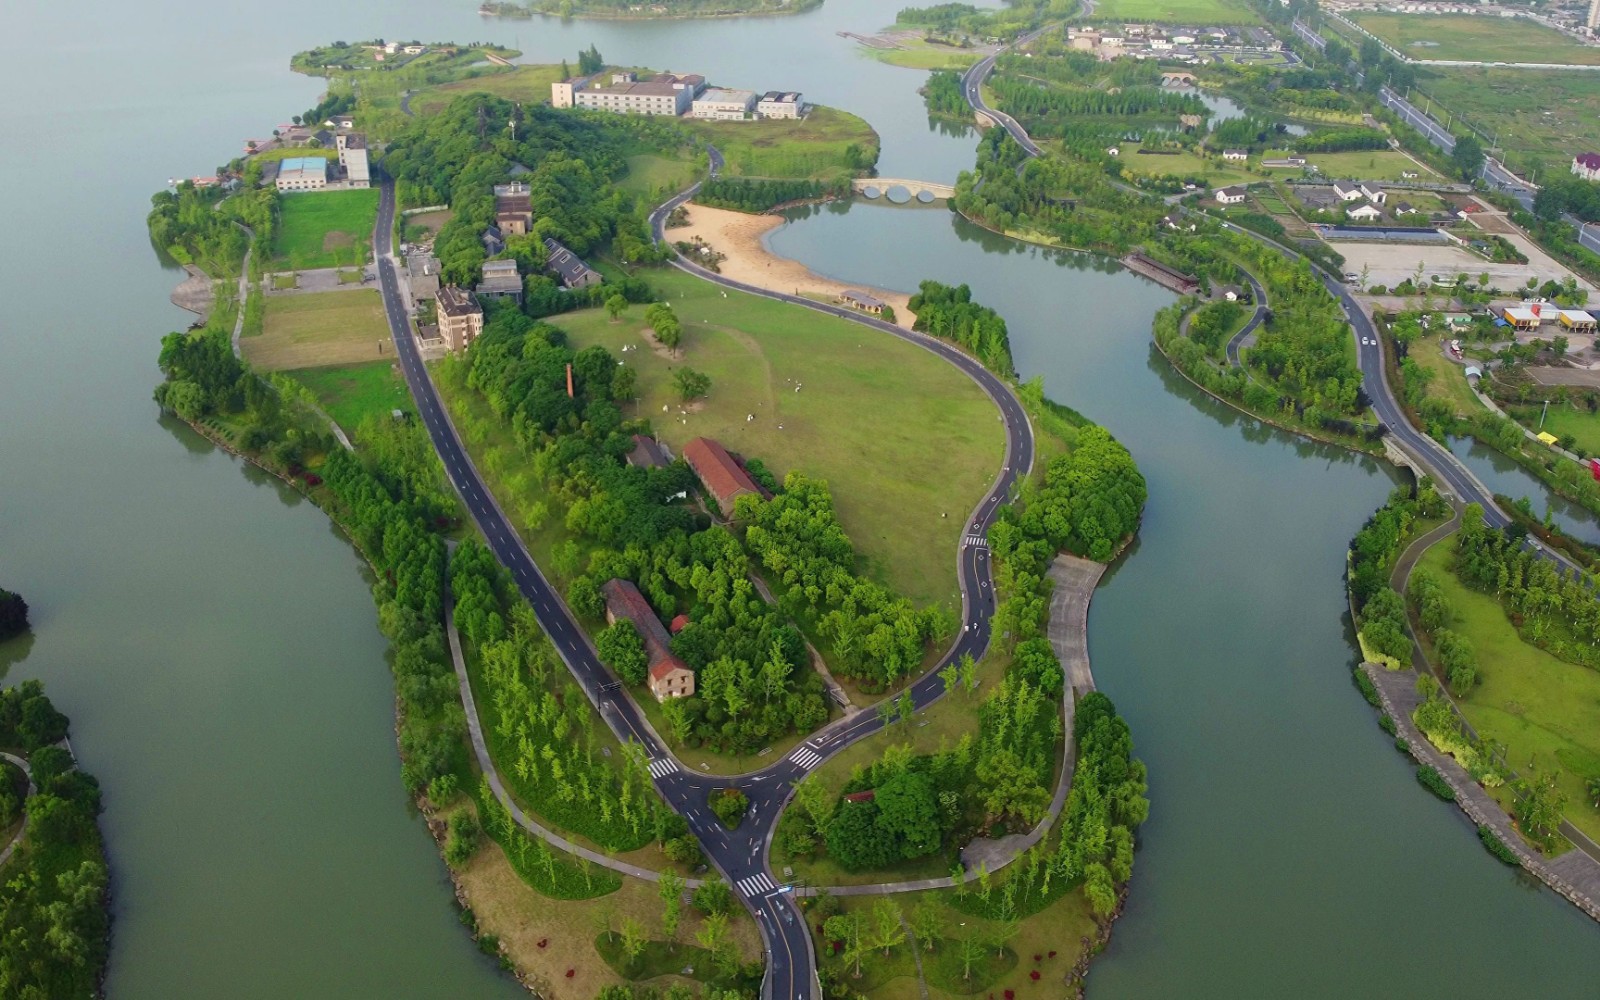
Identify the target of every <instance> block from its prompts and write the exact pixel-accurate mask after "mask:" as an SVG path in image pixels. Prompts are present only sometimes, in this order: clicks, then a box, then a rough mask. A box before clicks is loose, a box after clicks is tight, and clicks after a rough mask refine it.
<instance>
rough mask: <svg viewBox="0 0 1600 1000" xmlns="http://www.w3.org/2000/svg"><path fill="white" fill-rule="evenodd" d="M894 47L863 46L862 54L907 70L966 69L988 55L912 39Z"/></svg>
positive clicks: (908, 38)
mask: <svg viewBox="0 0 1600 1000" xmlns="http://www.w3.org/2000/svg"><path fill="white" fill-rule="evenodd" d="M896 44H897V45H898V46H899V47H898V48H893V49H880V48H877V47H876V46H872V45H863V46H861V51H862V52H863V53H865V54H866V55H869V56H871V57H872V58H874V59H876V60H878V61H879V62H885V63H888V64H889V65H891V66H903V67H905V68H906V69H966V68H967V67H968V66H971V65H972V64H973V63H975V62H977V61H978V60H979V59H981V58H983V54H984V52H987V51H988V50H983V52H980V51H979V50H977V49H962V48H956V47H955V46H953V45H933V44H931V43H929V42H928V41H927V40H926V39H923V38H917V37H914V36H913V37H901V38H898V39H897V40H896Z"/></svg>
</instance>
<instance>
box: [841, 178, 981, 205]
mask: <svg viewBox="0 0 1600 1000" xmlns="http://www.w3.org/2000/svg"><path fill="white" fill-rule="evenodd" d="M850 186H851V187H852V188H854V189H855V192H856V194H859V195H862V196H863V197H867V198H888V199H889V200H890V201H898V200H899V199H898V198H896V197H895V193H896V189H897V188H898V189H899V190H901V191H904V192H905V193H906V199H907V200H908V201H909V200H911V199H916V200H917V201H920V202H923V203H927V202H932V201H938V200H939V199H940V198H954V197H955V196H956V189H955V185H953V184H939V183H937V182H934V181H913V180H907V179H905V178H903V177H857V178H856V179H855V180H853V181H851V182H850Z"/></svg>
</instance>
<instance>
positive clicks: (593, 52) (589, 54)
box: [578, 45, 606, 76]
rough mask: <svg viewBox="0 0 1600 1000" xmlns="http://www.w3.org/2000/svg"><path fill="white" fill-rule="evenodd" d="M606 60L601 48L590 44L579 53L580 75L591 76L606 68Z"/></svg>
mask: <svg viewBox="0 0 1600 1000" xmlns="http://www.w3.org/2000/svg"><path fill="white" fill-rule="evenodd" d="M605 66H606V61H605V59H603V58H602V57H601V55H600V50H599V49H597V48H595V47H594V46H593V45H590V46H589V47H588V48H587V49H584V50H583V51H581V52H579V53H578V75H579V76H591V75H593V74H595V73H598V72H600V71H601V70H602V69H605Z"/></svg>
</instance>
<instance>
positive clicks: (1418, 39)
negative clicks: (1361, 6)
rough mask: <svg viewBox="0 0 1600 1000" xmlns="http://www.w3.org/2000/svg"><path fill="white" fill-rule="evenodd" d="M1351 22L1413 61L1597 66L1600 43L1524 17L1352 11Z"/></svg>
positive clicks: (1599, 55) (1598, 63) (1599, 62)
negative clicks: (1584, 39) (1592, 42)
mask: <svg viewBox="0 0 1600 1000" xmlns="http://www.w3.org/2000/svg"><path fill="white" fill-rule="evenodd" d="M1351 20H1353V21H1355V22H1356V23H1357V24H1359V25H1361V26H1362V27H1363V28H1365V29H1367V30H1368V31H1370V32H1372V33H1373V34H1374V35H1377V36H1378V37H1379V38H1381V39H1383V40H1384V41H1386V42H1388V43H1389V44H1390V45H1393V46H1394V47H1395V48H1396V49H1398V50H1399V51H1401V52H1403V53H1405V54H1406V55H1408V56H1410V57H1411V58H1413V59H1452V60H1453V59H1460V60H1469V61H1481V62H1530V63H1566V64H1569V65H1577V66H1594V65H1600V47H1597V46H1592V45H1584V44H1582V43H1581V42H1578V41H1576V40H1575V39H1572V38H1570V37H1568V36H1566V35H1563V34H1562V33H1561V32H1559V31H1556V30H1555V29H1554V28H1546V27H1545V26H1544V25H1542V24H1536V23H1535V22H1533V21H1529V20H1527V19H1526V18H1520V17H1518V18H1505V17H1486V16H1481V15H1477V14H1354V15H1352V16H1351Z"/></svg>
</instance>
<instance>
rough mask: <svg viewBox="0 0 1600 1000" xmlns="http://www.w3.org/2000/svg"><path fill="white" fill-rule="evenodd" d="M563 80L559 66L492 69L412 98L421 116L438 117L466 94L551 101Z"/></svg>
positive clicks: (416, 112) (412, 105)
mask: <svg viewBox="0 0 1600 1000" xmlns="http://www.w3.org/2000/svg"><path fill="white" fill-rule="evenodd" d="M560 80H561V67H560V66H559V65H557V66H544V65H525V66H515V67H513V68H511V69H501V70H491V71H487V72H485V73H483V74H482V75H480V76H474V77H472V78H470V79H467V80H456V81H454V82H451V83H442V84H436V85H434V86H431V87H425V88H423V89H421V90H419V91H417V92H416V93H415V94H413V95H411V110H412V112H413V113H414V114H419V115H431V114H437V113H438V112H440V111H443V110H444V109H445V107H446V106H448V105H449V103H450V102H451V101H453V100H455V99H456V98H457V97H460V96H461V95H462V94H475V93H484V94H493V95H495V96H496V97H503V98H505V99H506V100H508V101H530V102H533V103H543V102H546V101H549V100H550V85H551V84H552V83H559V82H560Z"/></svg>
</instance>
